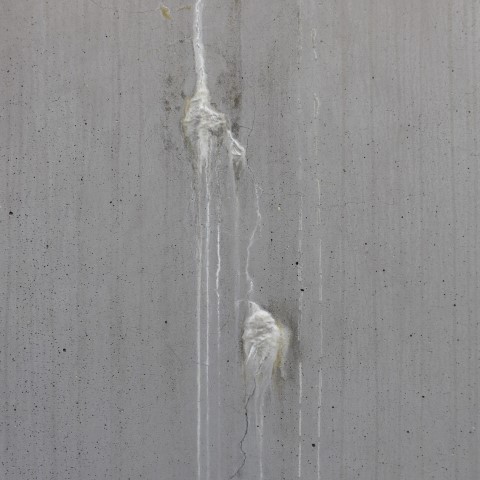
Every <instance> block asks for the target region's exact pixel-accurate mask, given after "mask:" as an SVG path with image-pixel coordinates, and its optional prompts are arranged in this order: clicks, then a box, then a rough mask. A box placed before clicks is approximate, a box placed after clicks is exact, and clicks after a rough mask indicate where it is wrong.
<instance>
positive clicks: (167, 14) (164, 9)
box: [160, 5, 172, 20]
mask: <svg viewBox="0 0 480 480" xmlns="http://www.w3.org/2000/svg"><path fill="white" fill-rule="evenodd" d="M160 11H161V12H162V15H163V16H164V17H165V18H166V19H167V20H171V19H172V16H171V15H170V9H169V8H168V7H166V6H165V5H162V6H161V7H160Z"/></svg>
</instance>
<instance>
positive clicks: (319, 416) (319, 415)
mask: <svg viewBox="0 0 480 480" xmlns="http://www.w3.org/2000/svg"><path fill="white" fill-rule="evenodd" d="M321 194H322V191H321V186H320V180H319V179H318V178H317V195H318V200H317V202H318V203H317V227H318V229H319V231H320V227H321V209H320V205H321ZM318 270H319V295H318V300H319V303H320V304H321V303H322V297H323V292H322V285H323V269H322V239H321V238H320V242H319V248H318ZM322 358H323V315H322V312H321V311H320V362H321V361H322ZM322 386H323V375H322V366H321V365H320V370H319V372H318V404H317V480H320V472H321V469H320V440H321V421H322Z"/></svg>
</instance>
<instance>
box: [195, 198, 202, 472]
mask: <svg viewBox="0 0 480 480" xmlns="http://www.w3.org/2000/svg"><path fill="white" fill-rule="evenodd" d="M197 201H198V203H199V208H198V215H199V217H200V212H201V207H200V193H199V192H198V193H197ZM197 222H198V228H199V226H200V225H201V220H200V218H198V219H197ZM196 257H197V479H198V480H199V479H200V476H201V470H202V462H201V457H202V455H201V445H202V442H201V440H202V381H201V380H202V367H201V365H202V351H201V335H200V332H201V323H202V270H203V235H202V232H201V231H199V232H198V233H197V252H196Z"/></svg>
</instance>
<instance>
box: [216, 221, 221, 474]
mask: <svg viewBox="0 0 480 480" xmlns="http://www.w3.org/2000/svg"><path fill="white" fill-rule="evenodd" d="M220 271H221V257H220V219H218V223H217V271H216V274H215V290H216V293H217V415H218V414H219V412H220V341H221V331H220ZM221 458H222V456H221V443H220V422H219V421H217V464H218V468H217V475H218V480H220V473H221V472H220V470H221V469H220V459H221Z"/></svg>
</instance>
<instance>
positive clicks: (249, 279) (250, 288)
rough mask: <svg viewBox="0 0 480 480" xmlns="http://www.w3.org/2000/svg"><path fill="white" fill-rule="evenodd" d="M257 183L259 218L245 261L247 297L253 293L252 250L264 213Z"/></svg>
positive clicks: (249, 242)
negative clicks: (262, 212) (261, 209)
mask: <svg viewBox="0 0 480 480" xmlns="http://www.w3.org/2000/svg"><path fill="white" fill-rule="evenodd" d="M254 185H255V208H256V214H257V220H256V222H255V227H254V228H253V231H252V234H251V235H250V239H249V241H248V245H247V259H246V261H245V277H246V279H247V285H248V291H247V299H250V297H251V295H252V293H253V289H254V287H253V279H252V277H251V275H250V250H251V249H252V247H253V244H254V243H255V236H256V234H257V230H258V229H261V228H262V214H261V213H260V196H259V193H258V190H259V189H260V187H259V186H258V185H257V184H256V183H254Z"/></svg>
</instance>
